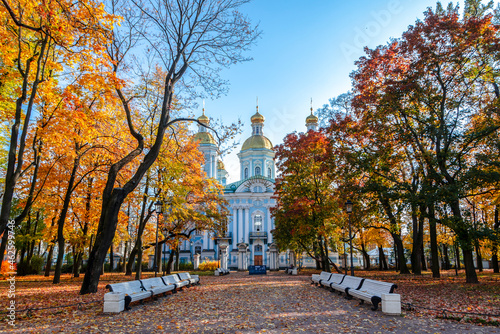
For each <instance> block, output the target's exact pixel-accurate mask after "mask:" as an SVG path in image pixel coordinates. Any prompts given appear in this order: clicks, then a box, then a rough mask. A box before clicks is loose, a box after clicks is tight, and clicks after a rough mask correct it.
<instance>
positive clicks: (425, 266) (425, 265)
mask: <svg viewBox="0 0 500 334" xmlns="http://www.w3.org/2000/svg"><path fill="white" fill-rule="evenodd" d="M423 233H424V229H423V228H422V234H423ZM420 261H421V263H422V270H427V261H426V259H425V248H424V238H423V237H422V245H421V246H420Z"/></svg>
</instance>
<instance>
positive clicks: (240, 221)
mask: <svg viewBox="0 0 500 334" xmlns="http://www.w3.org/2000/svg"><path fill="white" fill-rule="evenodd" d="M241 239H243V211H242V210H241V207H240V208H239V209H238V242H241Z"/></svg>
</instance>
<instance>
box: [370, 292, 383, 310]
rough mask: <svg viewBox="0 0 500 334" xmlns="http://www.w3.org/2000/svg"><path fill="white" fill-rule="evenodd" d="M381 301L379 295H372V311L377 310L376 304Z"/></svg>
mask: <svg viewBox="0 0 500 334" xmlns="http://www.w3.org/2000/svg"><path fill="white" fill-rule="evenodd" d="M381 301H382V298H380V297H377V296H373V297H372V304H373V307H372V311H376V310H378V304H379V303H380V302H381Z"/></svg>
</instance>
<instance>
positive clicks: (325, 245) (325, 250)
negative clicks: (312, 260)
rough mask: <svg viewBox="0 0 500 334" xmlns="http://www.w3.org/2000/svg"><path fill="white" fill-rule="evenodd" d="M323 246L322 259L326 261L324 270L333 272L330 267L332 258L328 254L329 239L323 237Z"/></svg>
mask: <svg viewBox="0 0 500 334" xmlns="http://www.w3.org/2000/svg"><path fill="white" fill-rule="evenodd" d="M321 248H322V253H323V258H322V261H323V263H324V271H326V272H327V273H329V272H331V269H330V259H329V256H328V241H327V240H326V239H323V238H322V242H321Z"/></svg>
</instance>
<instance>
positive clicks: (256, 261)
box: [253, 255, 262, 266]
mask: <svg viewBox="0 0 500 334" xmlns="http://www.w3.org/2000/svg"><path fill="white" fill-rule="evenodd" d="M253 263H254V265H256V266H261V265H262V255H254V257H253Z"/></svg>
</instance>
